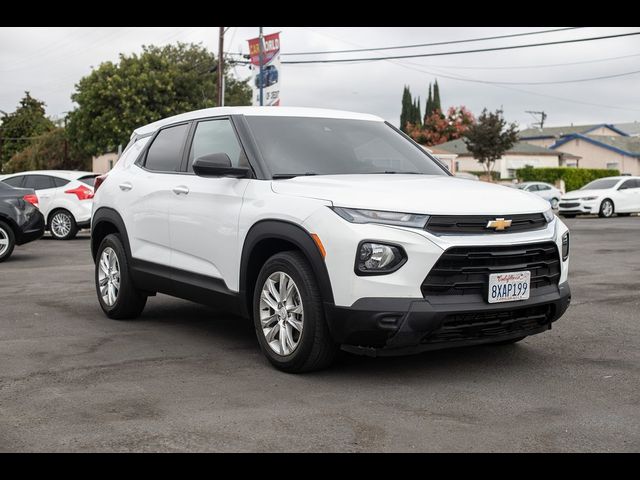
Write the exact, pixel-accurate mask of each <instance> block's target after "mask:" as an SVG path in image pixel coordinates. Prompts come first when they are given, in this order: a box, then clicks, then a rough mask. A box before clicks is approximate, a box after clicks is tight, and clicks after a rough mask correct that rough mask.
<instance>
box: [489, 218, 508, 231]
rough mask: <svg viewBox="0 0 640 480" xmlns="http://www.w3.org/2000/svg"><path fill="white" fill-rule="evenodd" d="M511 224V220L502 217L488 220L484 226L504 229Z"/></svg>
mask: <svg viewBox="0 0 640 480" xmlns="http://www.w3.org/2000/svg"><path fill="white" fill-rule="evenodd" d="M510 226H511V220H505V219H504V218H496V219H495V220H489V221H488V222H487V227H486V228H495V229H496V230H504V229H505V228H509V227H510Z"/></svg>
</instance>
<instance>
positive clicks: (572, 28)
mask: <svg viewBox="0 0 640 480" xmlns="http://www.w3.org/2000/svg"><path fill="white" fill-rule="evenodd" d="M579 28H584V27H566V28H554V29H551V30H538V31H535V32H526V33H512V34H509V35H496V36H493V37H480V38H468V39H465V40H450V41H446V42H434V43H416V44H413V45H397V46H395V47H372V48H353V49H349V50H326V51H323V52H322V51H321V52H289V53H282V55H283V56H292V55H326V54H332V53H354V52H374V51H382V50H399V49H403V48H418V47H434V46H438V45H452V44H455V43H470V42H482V41H485V40H497V39H501V38H513V37H524V36H527V35H539V34H542V33H552V32H562V31H566V30H577V29H579Z"/></svg>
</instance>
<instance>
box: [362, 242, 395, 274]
mask: <svg viewBox="0 0 640 480" xmlns="http://www.w3.org/2000/svg"><path fill="white" fill-rule="evenodd" d="M406 261H407V254H406V253H405V251H404V249H403V248H402V247H401V246H399V245H388V244H385V243H378V242H371V241H367V240H365V241H362V242H360V244H359V245H358V251H357V254H356V264H355V272H356V274H357V275H384V274H386V273H391V272H395V271H396V270H398V269H399V268H400V267H401V266H402V265H404V263H405V262H406Z"/></svg>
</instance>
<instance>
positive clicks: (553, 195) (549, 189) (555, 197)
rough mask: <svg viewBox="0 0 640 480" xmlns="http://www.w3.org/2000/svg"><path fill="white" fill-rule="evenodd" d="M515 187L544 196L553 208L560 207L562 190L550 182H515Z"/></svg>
mask: <svg viewBox="0 0 640 480" xmlns="http://www.w3.org/2000/svg"><path fill="white" fill-rule="evenodd" d="M514 187H516V188H519V189H520V190H524V191H525V192H530V193H534V194H536V195H538V196H539V197H542V198H544V199H545V200H546V201H547V202H549V203H550V204H551V208H553V209H554V210H555V209H557V208H558V202H560V198H561V197H562V191H560V190H559V189H558V188H556V187H554V186H553V185H551V184H550V183H545V182H522V183H517V184H515V185H514Z"/></svg>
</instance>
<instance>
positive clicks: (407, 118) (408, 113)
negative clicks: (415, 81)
mask: <svg viewBox="0 0 640 480" xmlns="http://www.w3.org/2000/svg"><path fill="white" fill-rule="evenodd" d="M411 119H412V103H411V92H410V91H409V87H407V86H406V85H405V86H404V90H403V91H402V110H401V111H400V130H402V131H403V132H406V131H407V130H406V129H407V124H408V123H411V121H412V120H411Z"/></svg>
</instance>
